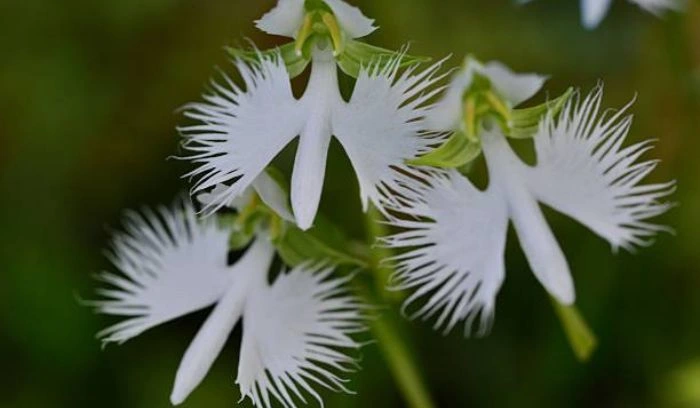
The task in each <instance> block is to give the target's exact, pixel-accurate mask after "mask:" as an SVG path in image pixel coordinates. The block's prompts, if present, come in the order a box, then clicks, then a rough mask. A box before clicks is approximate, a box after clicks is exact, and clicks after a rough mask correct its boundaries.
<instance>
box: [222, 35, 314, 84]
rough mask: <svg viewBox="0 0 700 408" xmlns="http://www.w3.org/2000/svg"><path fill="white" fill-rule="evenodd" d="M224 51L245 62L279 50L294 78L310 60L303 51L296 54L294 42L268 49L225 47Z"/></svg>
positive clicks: (253, 60) (268, 55) (258, 59)
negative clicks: (300, 53)
mask: <svg viewBox="0 0 700 408" xmlns="http://www.w3.org/2000/svg"><path fill="white" fill-rule="evenodd" d="M226 52H228V53H229V55H231V56H232V57H234V58H240V59H242V60H243V61H246V62H252V63H257V62H260V58H261V57H272V56H274V55H275V54H277V53H278V52H279V54H280V56H281V57H282V59H283V60H284V65H285V66H286V67H287V72H288V73H289V77H290V78H295V77H297V76H299V75H301V73H302V72H304V70H305V69H306V67H307V66H308V65H309V62H311V59H310V58H309V57H308V55H305V54H309V53H307V52H303V53H302V55H299V54H297V52H296V50H295V49H294V43H293V42H291V43H288V44H285V45H281V46H279V47H275V48H271V49H269V50H264V51H260V50H255V49H253V50H244V49H240V48H233V47H227V48H226Z"/></svg>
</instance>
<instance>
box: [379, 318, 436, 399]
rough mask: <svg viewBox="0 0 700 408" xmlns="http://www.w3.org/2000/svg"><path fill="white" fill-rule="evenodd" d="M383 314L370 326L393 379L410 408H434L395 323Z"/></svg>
mask: <svg viewBox="0 0 700 408" xmlns="http://www.w3.org/2000/svg"><path fill="white" fill-rule="evenodd" d="M394 320H395V319H393V318H392V317H390V316H387V313H385V314H384V315H383V316H380V317H379V318H377V319H376V320H375V321H374V322H373V324H372V331H373V332H374V335H375V337H376V338H377V342H378V344H379V348H380V349H381V351H382V353H383V354H384V358H385V359H386V360H387V362H388V363H389V368H390V369H391V372H392V374H393V375H394V379H395V380H396V382H397V384H398V386H399V388H400V389H401V392H402V394H403V396H404V398H405V399H406V402H407V404H408V406H410V407H412V408H434V407H435V404H434V403H433V401H432V400H431V398H430V394H429V393H428V390H427V388H426V387H425V384H424V383H423V380H422V378H421V376H420V374H419V371H418V367H416V364H415V363H414V361H413V360H412V359H411V353H410V352H409V350H408V348H407V347H406V344H405V343H404V342H403V340H402V338H401V336H400V335H399V330H398V327H397V322H396V321H394Z"/></svg>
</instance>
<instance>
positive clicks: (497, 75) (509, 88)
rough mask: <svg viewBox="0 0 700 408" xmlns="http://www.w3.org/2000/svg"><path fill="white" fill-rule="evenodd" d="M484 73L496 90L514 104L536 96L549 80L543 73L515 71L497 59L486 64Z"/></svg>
mask: <svg viewBox="0 0 700 408" xmlns="http://www.w3.org/2000/svg"><path fill="white" fill-rule="evenodd" d="M482 74H483V75H485V76H486V77H488V78H489V79H491V81H492V83H493V86H494V87H495V88H496V91H497V92H498V93H499V94H500V95H501V96H502V97H503V98H505V99H506V100H507V101H508V102H510V103H511V104H513V106H517V105H520V104H521V103H523V102H525V101H526V100H528V99H530V98H532V97H533V96H535V94H536V93H537V92H539V91H540V89H542V86H544V83H545V82H546V81H547V77H546V76H543V75H539V74H519V73H515V72H513V71H512V70H511V69H510V68H508V67H507V66H505V65H503V64H501V63H500V62H497V61H492V62H489V63H487V64H485V65H484V68H483V72H482Z"/></svg>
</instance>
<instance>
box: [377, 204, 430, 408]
mask: <svg viewBox="0 0 700 408" xmlns="http://www.w3.org/2000/svg"><path fill="white" fill-rule="evenodd" d="M380 220H381V216H380V214H379V212H378V211H377V210H376V209H375V208H373V207H372V208H370V210H369V212H368V213H367V239H368V242H369V244H370V247H371V248H372V255H373V257H374V262H373V265H372V269H373V271H374V272H375V293H376V294H377V295H376V296H375V297H378V298H379V299H380V300H382V301H385V302H386V301H392V300H393V301H396V300H397V299H400V294H398V293H392V292H387V290H386V289H385V287H386V285H387V283H388V279H389V276H390V275H391V272H392V270H391V268H390V267H389V266H387V265H385V264H381V260H382V259H387V258H389V257H390V256H391V251H390V250H388V249H387V248H383V247H380V246H377V245H376V243H375V241H376V239H377V237H382V236H386V235H388V231H387V228H386V226H385V225H384V224H382V223H381V222H380ZM397 295H398V296H397ZM399 325H400V322H399V321H398V320H397V319H395V318H394V317H393V316H392V315H391V314H390V313H383V314H382V315H381V316H378V317H377V319H376V320H374V321H373V322H372V324H371V327H372V331H373V333H374V336H375V337H376V339H377V342H378V344H379V348H380V350H381V352H382V354H383V355H384V358H385V359H386V361H387V363H388V364H389V368H390V370H391V372H392V375H393V376H394V380H395V381H396V383H397V386H398V387H399V389H400V390H401V393H402V394H403V397H404V399H405V400H406V403H407V404H408V406H409V407H411V408H434V407H435V406H436V405H435V404H434V403H433V401H432V399H431V397H430V393H429V392H428V389H427V388H426V386H425V384H424V382H423V379H422V378H421V375H420V372H419V370H418V367H417V365H416V363H415V362H414V361H413V359H412V358H411V352H410V350H409V348H408V346H407V344H406V342H405V341H404V339H405V338H406V337H407V336H401V335H400V326H399Z"/></svg>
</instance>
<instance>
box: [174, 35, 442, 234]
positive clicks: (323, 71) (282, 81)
mask: <svg viewBox="0 0 700 408" xmlns="http://www.w3.org/2000/svg"><path fill="white" fill-rule="evenodd" d="M400 62H401V55H397V56H396V57H395V58H394V59H393V60H392V61H390V62H389V63H388V64H382V65H381V66H380V65H378V64H369V65H367V66H365V67H364V68H363V69H362V70H361V71H360V74H359V76H358V79H357V82H356V84H355V89H354V91H353V94H352V97H351V98H350V100H349V102H346V101H345V100H344V99H343V98H342V97H341V94H340V91H339V87H338V76H337V75H338V72H337V71H338V68H337V67H336V63H335V60H334V57H333V54H332V51H331V50H330V48H326V49H316V50H315V51H314V54H313V64H312V70H311V77H310V79H309V82H308V85H307V88H306V91H305V93H304V95H303V97H302V98H301V99H299V100H297V99H296V98H295V97H294V96H293V95H292V89H291V85H290V80H289V77H288V74H287V71H286V69H285V65H284V63H283V61H282V59H281V57H280V55H279V54H277V53H276V54H272V55H270V56H264V55H260V56H259V60H258V61H257V62H253V63H249V62H244V61H242V60H237V61H235V64H236V66H237V68H238V71H239V72H240V74H241V76H242V78H243V80H244V82H245V90H243V89H241V88H240V87H238V86H237V85H236V84H235V83H234V82H233V81H232V80H230V79H229V78H227V77H224V82H225V83H224V84H223V85H222V84H217V83H212V87H213V92H211V93H209V94H206V95H204V100H205V101H204V102H200V103H192V104H189V105H188V106H187V107H186V110H185V115H186V116H187V117H188V118H190V119H193V120H195V121H196V122H197V123H195V124H193V125H190V126H185V127H182V128H181V129H180V130H181V133H182V134H183V136H184V138H185V144H184V146H185V148H186V149H187V150H189V151H190V152H191V155H189V156H188V157H187V159H190V160H192V161H193V162H194V163H195V164H197V166H198V167H197V168H196V169H195V170H194V171H192V172H191V173H190V174H189V176H195V177H198V179H199V180H198V182H197V183H196V185H195V187H194V189H193V194H198V193H201V192H205V191H209V190H210V189H212V188H214V187H215V186H217V185H224V186H226V187H225V188H224V189H220V190H219V191H217V194H215V195H213V196H212V197H211V200H210V203H209V204H208V205H207V206H206V207H205V211H206V212H209V213H211V212H213V211H216V210H217V209H219V208H221V207H222V206H224V205H227V204H228V203H230V202H231V201H232V200H233V199H235V198H236V197H237V196H239V195H240V194H242V193H243V192H244V191H245V190H246V189H247V188H248V187H249V186H250V185H251V183H253V182H254V180H256V179H257V177H259V175H260V174H261V173H262V172H263V171H264V169H265V168H266V167H267V166H268V165H269V164H270V162H271V161H272V160H273V159H274V158H275V156H276V155H277V154H278V153H279V152H280V151H281V150H282V149H283V148H284V147H285V146H286V145H287V144H289V143H290V142H291V141H292V140H293V139H295V138H296V137H297V136H299V145H298V148H297V153H296V160H295V163H294V171H293V175H292V182H291V204H292V210H293V213H294V216H295V219H296V222H297V224H298V226H299V227H300V228H301V229H308V228H309V227H311V226H312V224H313V221H314V218H315V216H316V212H317V210H318V206H319V202H320V198H321V191H322V188H323V182H324V177H325V168H326V157H327V154H328V147H329V144H330V142H331V137H332V136H335V137H336V138H337V139H338V141H339V142H340V144H341V145H342V146H343V148H344V149H345V152H346V153H347V155H348V157H349V158H350V161H351V163H352V165H353V167H354V169H355V172H356V174H357V177H358V180H359V184H360V192H361V199H362V204H363V207H364V208H365V209H367V206H368V203H369V202H370V201H371V202H373V203H375V204H378V203H379V202H380V200H381V198H382V197H387V196H390V195H391V193H390V192H391V191H392V190H395V189H396V188H397V179H398V178H399V177H401V176H403V175H405V174H407V173H411V172H413V171H415V170H413V169H412V168H411V167H410V166H408V165H406V164H405V162H406V161H408V160H411V159H413V158H415V157H417V156H419V155H421V154H423V153H425V152H426V151H427V150H429V148H430V146H431V144H434V143H435V140H434V139H431V138H430V137H426V136H430V135H425V134H424V133H425V132H423V126H422V122H421V119H422V118H423V117H424V115H425V113H426V110H427V104H426V101H428V100H429V99H430V98H431V97H433V96H434V95H435V94H436V93H437V92H439V91H440V89H439V88H434V89H433V85H434V84H435V83H436V82H437V81H438V80H439V79H441V78H442V77H441V76H438V75H436V72H437V71H438V69H439V67H440V66H441V62H438V63H436V64H434V65H432V66H431V67H429V68H428V69H426V70H424V71H422V72H417V71H416V66H415V65H414V66H412V67H409V68H407V69H406V70H405V71H403V73H401V74H399V65H400Z"/></svg>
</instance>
